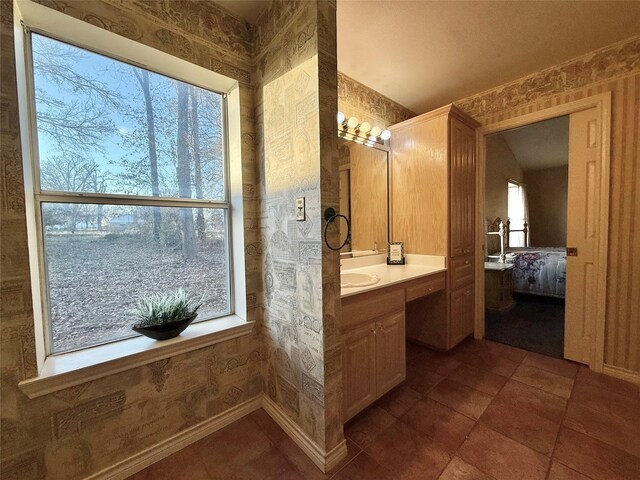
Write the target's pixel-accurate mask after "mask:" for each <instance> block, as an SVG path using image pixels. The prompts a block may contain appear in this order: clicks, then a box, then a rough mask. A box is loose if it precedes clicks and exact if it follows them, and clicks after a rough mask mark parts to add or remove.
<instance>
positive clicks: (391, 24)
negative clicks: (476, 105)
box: [221, 0, 640, 113]
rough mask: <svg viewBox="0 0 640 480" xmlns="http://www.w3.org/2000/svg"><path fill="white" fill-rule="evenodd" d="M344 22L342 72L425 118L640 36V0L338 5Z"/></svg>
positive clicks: (386, 0)
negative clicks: (425, 114)
mask: <svg viewBox="0 0 640 480" xmlns="http://www.w3.org/2000/svg"><path fill="white" fill-rule="evenodd" d="M221 3H222V4H223V5H224V6H225V7H226V8H228V9H230V10H232V11H233V12H235V13H236V14H237V15H239V16H242V17H244V18H245V19H247V20H248V21H250V22H254V21H255V19H256V18H257V16H258V14H259V13H260V11H261V10H262V9H263V8H264V6H265V5H266V1H256V0H244V1H223V2H221ZM337 21H338V69H339V70H340V71H341V72H342V73H344V74H346V75H348V76H350V77H352V78H354V79H355V80H357V81H359V82H361V83H364V84H365V85H368V86H369V87H371V88H373V89H375V90H377V91H378V92H380V93H382V94H383V95H386V96H387V97H389V98H391V99H393V100H395V101H397V102H399V103H401V104H402V105H404V106H405V107H408V108H410V109H412V110H413V111H415V112H416V113H423V112H426V111H429V110H431V109H433V108H437V107H440V106H442V105H445V104H447V103H450V102H453V101H455V100H459V99H461V98H464V97H466V96H468V95H472V94H474V93H478V92H481V91H483V90H486V89H489V88H492V87H494V86H498V85H501V84H503V83H506V82H508V81H511V80H515V79H517V78H520V77H522V76H525V75H528V74H531V73H534V72H537V71H539V70H542V69H544V68H546V67H550V66H552V65H556V64H558V63H561V62H563V61H565V60H569V59H571V58H573V57H576V56H579V55H581V54H584V53H587V52H590V51H592V50H596V49H598V48H600V47H603V46H606V45H609V44H611V43H614V42H616V41H620V40H624V39H626V38H630V37H632V36H635V35H640V1H605V0H601V1H580V0H578V1H544V2H542V1H511V2H505V1H408V0H375V1H374V0H338V12H337Z"/></svg>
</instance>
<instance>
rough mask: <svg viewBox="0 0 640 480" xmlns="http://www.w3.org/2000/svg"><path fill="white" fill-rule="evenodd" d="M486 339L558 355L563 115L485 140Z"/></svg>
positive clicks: (565, 159) (565, 151)
mask: <svg viewBox="0 0 640 480" xmlns="http://www.w3.org/2000/svg"><path fill="white" fill-rule="evenodd" d="M485 158H486V175H485V179H486V180H485V223H486V225H487V227H486V239H485V245H486V255H485V269H484V277H485V337H486V338H487V339H489V340H494V341H497V342H500V343H505V344H507V345H511V346H514V347H518V348H522V349H524V350H528V351H531V352H536V353H540V354H543V355H548V356H552V357H556V358H563V356H564V315H565V311H564V310H565V309H564V306H565V284H566V246H567V194H568V169H569V115H563V116H560V117H556V118H552V119H548V120H543V121H540V122H536V123H532V124H529V125H525V126H522V127H517V128H513V129H509V130H505V131H502V132H497V133H494V134H491V135H488V136H487V137H486V157H485Z"/></svg>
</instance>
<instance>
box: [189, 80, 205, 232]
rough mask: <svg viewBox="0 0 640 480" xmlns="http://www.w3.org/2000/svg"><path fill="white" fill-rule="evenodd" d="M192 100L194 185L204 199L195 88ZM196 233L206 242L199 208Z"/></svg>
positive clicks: (196, 92) (202, 213)
mask: <svg viewBox="0 0 640 480" xmlns="http://www.w3.org/2000/svg"><path fill="white" fill-rule="evenodd" d="M189 97H190V99H191V115H190V117H189V118H190V120H191V121H190V126H191V143H192V146H193V183H194V186H195V189H196V198H204V197H203V192H202V160H201V158H200V129H199V126H198V122H199V116H198V91H197V90H196V88H195V87H190V88H189ZM196 232H197V233H198V239H199V240H200V241H204V240H205V238H206V226H205V222H204V211H203V210H202V209H201V208H199V209H198V210H197V211H196Z"/></svg>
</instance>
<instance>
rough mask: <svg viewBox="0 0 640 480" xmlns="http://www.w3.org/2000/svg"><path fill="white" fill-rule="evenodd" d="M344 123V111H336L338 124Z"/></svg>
mask: <svg viewBox="0 0 640 480" xmlns="http://www.w3.org/2000/svg"><path fill="white" fill-rule="evenodd" d="M343 123H344V113H342V112H338V125H342V124H343Z"/></svg>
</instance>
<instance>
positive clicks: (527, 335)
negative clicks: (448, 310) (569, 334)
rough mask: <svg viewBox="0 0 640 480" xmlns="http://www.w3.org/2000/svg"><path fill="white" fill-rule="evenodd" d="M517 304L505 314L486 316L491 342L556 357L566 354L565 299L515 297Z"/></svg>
mask: <svg viewBox="0 0 640 480" xmlns="http://www.w3.org/2000/svg"><path fill="white" fill-rule="evenodd" d="M513 299H514V300H515V302H516V303H515V305H514V306H513V308H512V309H511V310H509V311H508V312H505V313H494V312H487V313H486V314H485V336H486V338H487V339H489V340H495V341H496V342H500V343H504V344H506V345H511V346H513V347H518V348H523V349H525V350H528V351H530V352H536V353H541V354H542V355H548V356H551V357H555V358H563V352H564V299H562V298H554V297H542V296H538V295H526V294H517V293H514V294H513Z"/></svg>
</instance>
